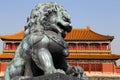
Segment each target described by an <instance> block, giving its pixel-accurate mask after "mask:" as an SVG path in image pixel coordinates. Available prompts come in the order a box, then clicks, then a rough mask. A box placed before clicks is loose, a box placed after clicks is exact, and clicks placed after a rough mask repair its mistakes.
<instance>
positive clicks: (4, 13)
mask: <svg viewBox="0 0 120 80" xmlns="http://www.w3.org/2000/svg"><path fill="white" fill-rule="evenodd" d="M48 1H55V2H58V3H60V4H61V5H63V6H64V8H65V9H66V10H67V11H68V13H69V14H70V16H71V20H72V25H73V27H75V28H76V27H77V28H86V26H90V28H91V30H93V31H95V32H97V33H100V34H104V35H111V36H114V37H115V39H114V40H113V41H112V53H114V54H120V0H0V35H5V34H12V33H16V32H19V31H21V30H23V29H24V25H25V23H26V18H27V16H28V15H29V14H30V12H31V10H32V8H34V7H35V5H37V4H38V3H43V2H48ZM1 46H2V41H0V52H2V51H1V49H2V48H1Z"/></svg>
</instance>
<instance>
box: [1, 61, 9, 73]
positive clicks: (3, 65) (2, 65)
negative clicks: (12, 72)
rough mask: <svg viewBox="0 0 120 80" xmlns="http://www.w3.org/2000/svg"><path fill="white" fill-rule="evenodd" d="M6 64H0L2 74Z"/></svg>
mask: <svg viewBox="0 0 120 80" xmlns="http://www.w3.org/2000/svg"><path fill="white" fill-rule="evenodd" d="M7 65H8V63H3V62H2V63H0V72H4V71H5V70H6V67H7Z"/></svg>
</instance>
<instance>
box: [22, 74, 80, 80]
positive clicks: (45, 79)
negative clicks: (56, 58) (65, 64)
mask: <svg viewBox="0 0 120 80" xmlns="http://www.w3.org/2000/svg"><path fill="white" fill-rule="evenodd" d="M21 80H82V79H78V78H76V77H73V76H68V75H64V74H61V73H54V74H48V75H43V76H38V77H32V78H26V79H21Z"/></svg>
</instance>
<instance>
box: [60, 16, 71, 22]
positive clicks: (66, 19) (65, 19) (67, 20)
mask: <svg viewBox="0 0 120 80" xmlns="http://www.w3.org/2000/svg"><path fill="white" fill-rule="evenodd" d="M62 19H63V20H64V21H66V22H70V20H69V19H68V18H66V17H62Z"/></svg>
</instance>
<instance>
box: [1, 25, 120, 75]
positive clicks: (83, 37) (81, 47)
mask: <svg viewBox="0 0 120 80" xmlns="http://www.w3.org/2000/svg"><path fill="white" fill-rule="evenodd" d="M23 36H24V31H20V32H18V33H15V34H10V35H1V36H0V39H1V40H2V41H3V51H2V53H1V54H0V75H1V76H3V75H4V71H5V68H6V66H7V64H8V63H9V61H10V60H11V59H12V58H13V55H14V53H15V50H16V49H17V46H18V45H19V43H20V42H21V40H22V39H23ZM113 39H114V36H108V35H102V34H99V33H96V32H94V31H92V30H91V29H90V27H87V28H85V29H81V28H74V29H73V30H72V32H70V33H69V34H67V36H66V38H65V40H66V41H67V43H68V44H69V52H70V55H69V57H67V61H68V62H69V63H70V65H75V66H81V67H83V69H84V71H85V72H86V73H87V75H88V76H110V75H111V76H120V67H117V66H116V65H115V64H114V62H115V60H117V59H119V58H120V56H118V55H114V54H112V51H111V42H112V40H113Z"/></svg>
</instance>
